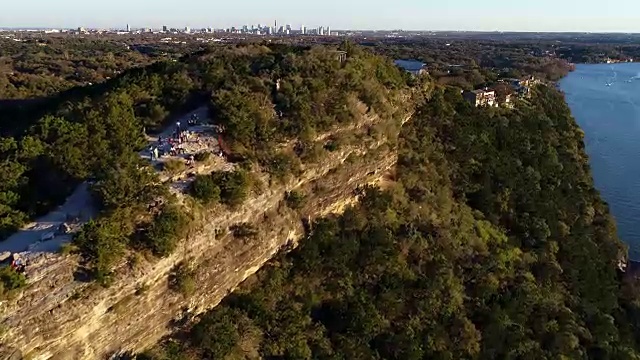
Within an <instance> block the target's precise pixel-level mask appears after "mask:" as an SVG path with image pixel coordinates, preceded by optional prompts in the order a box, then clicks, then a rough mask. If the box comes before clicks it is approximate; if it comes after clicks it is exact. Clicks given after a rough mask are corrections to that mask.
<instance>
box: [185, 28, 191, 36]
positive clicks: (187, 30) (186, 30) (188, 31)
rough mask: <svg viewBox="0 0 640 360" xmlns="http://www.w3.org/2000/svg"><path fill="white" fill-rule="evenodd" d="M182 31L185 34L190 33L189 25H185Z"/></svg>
mask: <svg viewBox="0 0 640 360" xmlns="http://www.w3.org/2000/svg"><path fill="white" fill-rule="evenodd" d="M184 32H186V33H187V34H188V33H190V32H191V28H190V27H188V26H186V27H185V28H184Z"/></svg>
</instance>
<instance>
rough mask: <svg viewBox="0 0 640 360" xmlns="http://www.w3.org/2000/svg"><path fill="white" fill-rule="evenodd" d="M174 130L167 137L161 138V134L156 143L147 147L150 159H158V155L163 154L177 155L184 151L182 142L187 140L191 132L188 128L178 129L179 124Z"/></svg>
mask: <svg viewBox="0 0 640 360" xmlns="http://www.w3.org/2000/svg"><path fill="white" fill-rule="evenodd" d="M176 130H177V131H176V132H174V133H173V134H172V136H171V137H170V138H168V139H163V138H162V136H160V137H158V143H157V145H151V146H150V147H149V153H150V155H151V160H152V161H154V160H159V159H160V157H162V156H165V155H170V156H177V155H181V154H184V153H185V152H186V149H185V148H184V143H186V142H187V141H188V140H189V137H190V136H191V133H190V132H189V131H188V130H181V129H179V126H178V129H176Z"/></svg>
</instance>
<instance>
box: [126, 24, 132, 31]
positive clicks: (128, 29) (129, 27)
mask: <svg viewBox="0 0 640 360" xmlns="http://www.w3.org/2000/svg"><path fill="white" fill-rule="evenodd" d="M127 32H131V26H129V24H127Z"/></svg>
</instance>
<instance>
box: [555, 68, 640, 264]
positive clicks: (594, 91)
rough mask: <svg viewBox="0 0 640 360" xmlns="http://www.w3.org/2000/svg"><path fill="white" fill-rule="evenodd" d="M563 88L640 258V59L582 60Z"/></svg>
mask: <svg viewBox="0 0 640 360" xmlns="http://www.w3.org/2000/svg"><path fill="white" fill-rule="evenodd" d="M607 84H609V86H607ZM560 88H561V89H562V90H563V91H564V92H565V95H566V99H567V103H568V104H569V107H570V108H571V111H572V113H573V116H574V117H575V118H576V121H577V122H578V124H579V125H580V127H581V128H582V130H584V132H585V143H586V148H587V153H588V154H589V157H590V161H591V169H592V172H593V178H594V181H595V184H596V187H597V188H598V190H600V193H601V194H602V196H603V197H604V199H605V200H606V201H607V202H608V203H609V206H610V208H611V212H612V213H613V216H614V217H615V218H616V221H617V223H618V234H619V235H620V238H621V239H622V240H623V241H624V242H626V243H627V244H628V245H629V256H630V258H631V259H634V260H640V223H639V221H640V63H628V64H615V65H608V64H598V65H578V66H577V69H576V71H574V72H572V73H570V74H569V75H568V76H567V77H565V78H564V79H563V80H562V81H560Z"/></svg>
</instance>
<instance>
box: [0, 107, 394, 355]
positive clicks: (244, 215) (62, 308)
mask: <svg viewBox="0 0 640 360" xmlns="http://www.w3.org/2000/svg"><path fill="white" fill-rule="evenodd" d="M403 119H404V120H406V118H403ZM378 123H379V122H378ZM391 123H393V124H391ZM375 125H376V123H375V122H374V123H368V124H366V126H361V127H355V128H350V129H348V132H349V133H350V134H351V135H356V136H355V138H353V140H352V141H351V142H350V144H348V145H344V146H341V147H340V148H339V150H337V151H334V152H327V155H326V156H324V157H323V158H322V159H321V160H319V161H318V162H317V163H315V164H312V165H307V166H306V167H305V169H304V172H303V174H302V175H301V176H299V177H297V178H296V179H292V180H291V181H289V182H288V183H287V184H269V185H266V184H268V183H269V180H268V178H267V177H266V176H263V178H262V180H263V183H264V184H265V185H264V186H263V189H262V190H261V191H259V192H257V193H256V194H254V195H253V196H252V197H250V199H249V200H247V201H246V202H245V204H243V206H241V207H239V208H237V209H228V208H225V209H222V208H218V209H214V210H202V211H200V212H198V216H197V217H196V219H195V221H194V225H193V226H192V227H191V229H190V230H189V232H188V233H187V234H185V238H184V240H183V242H182V244H181V246H180V248H179V250H178V251H176V252H175V253H174V254H173V255H171V256H169V257H166V258H163V259H159V260H158V259H152V258H149V259H145V258H143V257H141V256H137V257H136V256H132V258H131V259H129V261H127V262H126V263H125V262H123V264H122V265H121V266H120V267H119V268H118V271H117V276H116V279H115V281H114V283H113V284H112V285H111V286H110V287H108V288H103V287H101V286H99V285H97V284H95V283H91V282H86V281H84V282H83V281H82V279H80V278H78V276H75V277H74V272H75V271H76V269H77V262H78V259H77V258H76V257H75V256H72V255H66V256H64V255H58V254H51V255H50V257H51V258H52V261H51V262H52V264H51V265H49V266H48V267H47V268H46V269H43V271H42V272H41V276H39V277H38V278H35V279H31V283H30V285H29V286H28V287H27V288H26V289H25V290H24V292H23V293H22V294H20V295H19V296H18V297H17V298H16V299H13V300H11V301H9V302H5V303H4V304H3V306H2V309H1V310H0V311H2V318H3V321H2V331H3V332H2V333H1V334H0V336H1V337H0V339H1V340H2V344H3V345H2V346H3V347H0V349H2V350H0V359H2V358H3V356H4V357H8V356H11V354H14V355H15V356H18V358H19V356H20V355H19V354H22V356H24V357H25V358H30V359H102V358H104V357H105V356H109V355H112V354H115V353H118V352H122V351H139V350H141V349H144V348H146V347H148V346H150V345H153V344H154V343H155V342H157V341H158V340H159V339H160V338H161V337H162V336H164V335H166V334H167V333H168V332H170V331H171V329H172V328H173V327H174V326H175V325H177V324H180V323H181V322H184V321H189V320H190V319H191V318H192V317H193V316H195V315H197V314H199V313H202V312H203V311H206V310H208V309H210V308H211V307H213V306H215V305H217V304H218V303H219V302H220V300H221V299H223V298H224V297H225V295H227V294H228V293H229V292H230V291H232V290H233V289H234V288H235V287H236V286H237V285H238V284H240V283H241V282H242V281H243V280H245V279H246V278H247V277H249V276H250V275H252V274H253V273H255V272H256V271H257V270H258V269H259V268H260V267H261V266H262V265H263V264H264V263H265V262H267V261H268V260H269V259H270V258H271V257H272V256H273V255H274V254H276V253H277V252H278V251H279V250H280V249H282V248H283V246H286V245H288V244H295V242H296V241H297V240H298V239H300V237H301V236H302V235H303V234H304V229H303V221H301V220H303V219H307V218H313V217H317V216H323V215H326V214H328V213H331V212H337V211H342V209H344V207H345V205H346V204H349V203H350V202H352V201H354V200H355V191H354V190H355V189H356V188H357V187H358V186H361V185H364V184H367V183H372V182H376V181H379V180H380V179H382V177H384V176H385V174H387V173H388V172H389V171H390V170H391V169H392V168H393V167H394V165H395V162H396V154H395V151H394V144H395V139H389V138H387V137H386V136H384V135H377V136H376V135H372V133H375V132H376V131H375V130H373V131H372V127H373V126H375ZM387 125H391V126H392V127H391V129H394V130H393V131H391V132H387V133H392V132H395V133H397V129H398V127H399V125H400V121H395V122H394V121H389V122H388V124H387ZM387 129H388V128H387ZM293 189H306V192H307V193H308V194H309V198H308V201H307V204H306V205H305V207H304V209H302V210H299V211H293V210H291V209H289V208H288V207H287V206H286V205H285V202H284V200H283V198H284V194H285V192H286V191H290V190H293ZM244 222H249V223H251V224H253V225H254V226H255V227H256V228H257V229H258V230H259V232H258V234H259V235H257V236H255V237H249V238H242V239H239V238H236V237H234V236H233V235H232V234H231V233H230V232H229V228H230V227H232V226H233V225H236V224H238V223H244ZM182 261H188V262H189V263H190V264H192V266H193V267H194V268H195V270H196V284H197V287H196V291H195V293H194V294H193V295H192V296H189V297H188V298H187V297H185V296H183V295H182V294H180V293H177V292H175V291H173V290H171V289H170V287H169V278H170V275H171V273H172V270H173V269H174V267H175V265H176V264H178V263H180V262H182Z"/></svg>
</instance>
